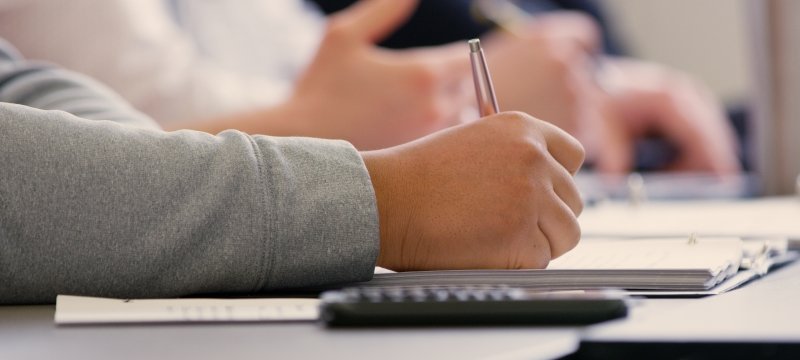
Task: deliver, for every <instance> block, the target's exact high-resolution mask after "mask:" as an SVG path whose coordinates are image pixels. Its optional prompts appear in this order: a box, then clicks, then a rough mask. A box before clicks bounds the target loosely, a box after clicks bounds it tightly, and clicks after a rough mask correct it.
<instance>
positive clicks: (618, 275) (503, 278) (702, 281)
mask: <svg viewBox="0 0 800 360" xmlns="http://www.w3.org/2000/svg"><path fill="white" fill-rule="evenodd" d="M784 244H785V243H784ZM757 246H761V248H762V249H766V246H767V245H766V243H764V245H760V244H757ZM770 246H772V245H770ZM777 247H778V248H779V249H778V251H783V252H784V253H785V246H784V247H783V250H780V248H781V246H780V245H778V246H777ZM751 248H753V245H752V244H751V245H748V246H745V243H744V242H743V241H742V240H741V239H739V238H732V237H725V238H710V237H704V238H692V239H687V238H663V239H590V240H583V241H581V243H580V244H579V245H578V246H577V247H576V248H575V249H573V250H572V251H570V252H568V253H567V254H565V255H563V256H562V257H560V258H558V259H555V260H553V261H552V262H551V263H550V265H549V266H548V268H547V269H543V270H445V271H411V272H400V273H392V272H378V273H376V274H375V276H374V277H373V280H371V281H369V282H366V283H363V284H362V285H364V286H404V285H407V286H411V285H415V286H419V285H423V286H425V285H430V286H434V285H483V284H506V285H509V286H516V287H522V288H526V289H529V290H542V291H557V290H591V289H600V288H621V289H629V290H644V291H661V292H664V291H666V292H680V291H684V292H696V291H708V290H711V289H714V288H715V287H716V286H717V285H720V284H722V283H724V282H725V281H726V280H728V279H736V281H737V285H738V284H741V283H743V282H745V281H747V280H749V279H751V278H752V277H753V276H757V275H759V274H762V273H763V271H761V270H760V269H759V270H758V271H755V270H749V269H748V270H746V271H748V272H749V273H751V274H748V276H745V277H742V276H738V275H739V273H738V271H739V269H740V264H742V263H743V259H748V261H745V263H747V264H750V265H752V266H753V267H755V266H756V265H759V266H763V264H764V262H763V261H757V258H761V257H764V256H767V255H770V254H771V251H772V249H771V250H770V251H769V252H767V251H763V250H762V251H752V250H748V249H751ZM756 248H758V247H756ZM731 287H735V286H731Z"/></svg>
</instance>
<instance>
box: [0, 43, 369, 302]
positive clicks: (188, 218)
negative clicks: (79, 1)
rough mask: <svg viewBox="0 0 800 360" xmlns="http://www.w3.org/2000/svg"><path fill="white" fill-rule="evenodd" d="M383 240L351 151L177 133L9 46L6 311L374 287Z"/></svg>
mask: <svg viewBox="0 0 800 360" xmlns="http://www.w3.org/2000/svg"><path fill="white" fill-rule="evenodd" d="M12 103H14V104H12ZM16 104H20V105H16ZM35 108H39V109H45V110H63V111H66V112H62V111H43V110H38V109H35ZM67 112H69V113H67ZM87 119H92V120H87ZM378 247H379V230H378V216H377V208H376V205H375V196H374V192H373V189H372V185H371V183H370V180H369V177H368V173H367V171H366V168H365V166H364V164H363V162H362V160H361V157H360V156H359V155H358V153H357V152H356V150H355V149H354V148H353V147H352V146H351V145H349V144H348V143H346V142H341V141H324V140H317V139H305V138H274V137H266V136H249V135H246V134H243V133H241V132H238V131H226V132H223V133H221V134H219V135H217V136H213V135H209V134H206V133H201V132H194V131H178V132H171V133H167V132H164V131H161V130H160V129H158V127H157V126H156V125H155V123H153V122H152V121H151V120H149V119H147V118H146V117H144V116H142V115H141V114H139V113H137V112H136V111H134V110H132V109H131V108H130V107H129V106H128V105H126V104H124V102H123V101H121V100H120V99H119V98H118V97H116V96H115V95H113V94H111V93H110V92H109V91H107V90H105V89H103V88H102V87H100V86H99V85H97V84H96V83H94V82H91V81H89V80H88V79H86V78H84V77H81V76H78V75H74V74H70V73H68V72H65V71H61V70H56V69H53V68H50V67H47V66H43V65H31V64H28V63H25V62H23V61H20V60H18V59H17V58H16V57H15V55H14V53H13V52H12V51H11V50H10V49H9V47H8V46H7V45H5V44H0V304H20V303H52V302H53V301H54V300H55V296H56V295H57V294H74V295H92V296H109V297H122V298H146V297H174V296H181V295H189V294H198V293H214V292H226V293H250V292H258V291H263V290H268V289H278V288H290V287H301V286H313V285H322V284H331V283H340V282H350V281H362V280H367V279H369V278H370V277H371V275H372V272H373V267H374V265H375V259H376V257H377V253H378Z"/></svg>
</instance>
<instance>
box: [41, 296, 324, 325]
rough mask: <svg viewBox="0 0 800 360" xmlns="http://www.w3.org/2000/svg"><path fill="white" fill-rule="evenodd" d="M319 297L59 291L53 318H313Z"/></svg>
mask: <svg viewBox="0 0 800 360" xmlns="http://www.w3.org/2000/svg"><path fill="white" fill-rule="evenodd" d="M318 306H319V300H318V299H284V298H274V299H261V298H259V299H253V298H246V299H194V298H186V299H141V300H138V299H137V300H129V299H109V298H96V297H84V296H69V295H59V296H58V297H57V298H56V314H55V322H56V324H59V325H68V324H111V323H181V322H257V321H280V322H288V321H316V320H317V319H318V318H319V310H318Z"/></svg>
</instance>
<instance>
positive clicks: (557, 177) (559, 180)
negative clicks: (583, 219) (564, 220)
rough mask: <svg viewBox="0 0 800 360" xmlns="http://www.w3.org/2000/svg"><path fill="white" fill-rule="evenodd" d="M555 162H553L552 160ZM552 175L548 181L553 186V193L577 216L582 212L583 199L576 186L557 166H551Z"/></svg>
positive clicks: (568, 175) (570, 176)
mask: <svg viewBox="0 0 800 360" xmlns="http://www.w3.org/2000/svg"><path fill="white" fill-rule="evenodd" d="M553 162H555V160H553ZM552 168H553V173H552V174H551V175H550V176H551V179H550V181H551V182H552V184H553V191H554V192H555V194H556V195H557V196H558V198H559V199H561V201H562V202H563V203H564V205H566V206H567V208H569V209H570V211H572V214H573V215H574V216H579V215H580V214H581V212H583V199H582V198H581V194H580V191H579V190H578V186H577V185H576V184H575V181H574V180H573V179H572V175H571V174H569V173H568V172H567V170H566V169H565V168H563V167H561V166H559V165H558V164H553V166H552Z"/></svg>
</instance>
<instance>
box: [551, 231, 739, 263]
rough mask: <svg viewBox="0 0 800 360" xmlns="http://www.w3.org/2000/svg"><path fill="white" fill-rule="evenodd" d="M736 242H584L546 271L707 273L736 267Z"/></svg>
mask: <svg viewBox="0 0 800 360" xmlns="http://www.w3.org/2000/svg"><path fill="white" fill-rule="evenodd" d="M741 258H742V241H741V240H740V239H739V238H702V237H701V238H697V240H696V242H695V243H693V244H690V243H689V242H688V240H687V239H686V238H667V239H645V240H601V239H586V240H583V241H581V242H580V243H578V246H576V247H575V248H574V249H572V250H571V251H569V252H567V253H566V254H564V255H562V256H561V257H559V258H557V259H555V260H553V261H551V262H550V264H549V265H548V266H547V268H548V269H587V270H613V269H710V270H717V271H721V270H724V269H726V268H728V267H729V266H732V265H735V266H736V267H738V266H739V262H740V261H741Z"/></svg>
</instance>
